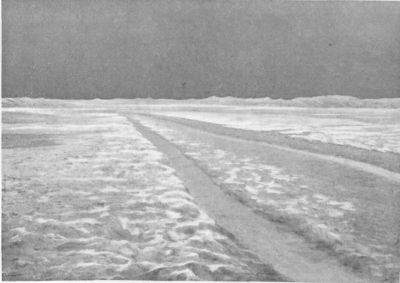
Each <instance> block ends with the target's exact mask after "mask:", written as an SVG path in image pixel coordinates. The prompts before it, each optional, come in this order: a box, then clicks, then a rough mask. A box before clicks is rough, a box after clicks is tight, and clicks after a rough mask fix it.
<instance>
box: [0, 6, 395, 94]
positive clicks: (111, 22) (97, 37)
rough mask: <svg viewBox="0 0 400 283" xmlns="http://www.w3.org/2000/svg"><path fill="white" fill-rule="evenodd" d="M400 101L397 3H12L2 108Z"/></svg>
mask: <svg viewBox="0 0 400 283" xmlns="http://www.w3.org/2000/svg"><path fill="white" fill-rule="evenodd" d="M334 94H339V95H351V96H357V97H361V98H378V97H400V2H397V3H389V2H294V1H277V0H276V1H267V0H265V1H258V0H235V1H233V0H231V1H225V0H219V1H209V0H207V1H205V0H204V1H195V0H186V1H183V0H181V1H177V0H174V1H166V0H158V1H155V0H147V1H145V0H143V1H134V0H93V1H92V0H73V1H71V0H29V1H28V0H25V1H23V0H5V1H3V97H14V96H30V97H48V98H94V97H99V98H114V97H121V98H127V97H132V98H133V97H147V96H151V97H156V98H189V97H198V98H200V97H207V96H212V95H218V96H227V95H230V96H238V97H263V96H269V97H272V98H293V97H299V96H317V95H334Z"/></svg>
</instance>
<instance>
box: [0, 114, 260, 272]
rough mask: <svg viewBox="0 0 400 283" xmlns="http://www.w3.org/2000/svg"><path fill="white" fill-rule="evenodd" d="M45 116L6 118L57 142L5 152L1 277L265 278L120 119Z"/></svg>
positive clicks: (13, 127)
mask: <svg viewBox="0 0 400 283" xmlns="http://www.w3.org/2000/svg"><path fill="white" fill-rule="evenodd" d="M17 112H18V111H17ZM19 112H20V113H21V114H24V113H38V112H39V113H42V114H43V111H36V110H35V109H24V110H23V111H19ZM5 113H6V114H3V115H7V111H5ZM45 114H47V115H49V117H50V118H49V119H48V120H46V121H45V122H42V121H40V122H35V121H30V123H26V124H24V123H16V124H3V134H5V135H7V134H23V135H27V136H25V138H26V139H29V135H38V136H44V135H45V134H51V135H52V136H51V139H53V141H54V142H55V143H56V145H52V146H45V145H43V146H40V145H39V146H36V147H29V146H28V147H15V148H6V149H3V160H2V162H3V180H2V181H3V224H4V226H3V256H4V257H3V274H4V277H3V279H8V280H48V279H51V280H66V279H139V278H142V279H162V280H168V279H174V280H179V279H202V280H216V279H219V280H239V279H245V278H253V279H254V280H257V279H258V280H262V278H258V277H257V276H256V275H255V274H256V269H255V268H254V266H257V264H261V263H260V262H258V261H257V259H256V258H252V257H251V256H250V257H249V255H248V254H245V253H244V250H242V248H241V247H239V246H237V245H236V243H235V242H234V241H232V239H231V238H229V237H228V236H227V235H226V234H225V233H224V232H223V231H222V230H221V229H220V228H219V227H217V226H216V224H215V222H214V220H213V219H211V218H210V217H208V215H207V214H206V213H205V212H204V211H202V210H201V209H200V208H199V207H198V206H197V205H196V203H195V201H194V200H193V198H192V197H191V195H190V194H189V193H188V191H187V190H186V189H185V187H184V185H183V183H182V182H181V181H180V179H179V178H178V177H176V176H175V172H174V170H173V169H172V168H171V167H169V166H168V165H167V164H166V159H165V157H164V156H163V154H162V153H161V152H159V151H158V150H157V149H156V148H155V147H154V146H153V145H152V144H151V143H150V142H149V141H148V140H146V139H145V138H144V137H143V136H142V135H141V134H140V133H139V132H138V131H137V130H136V129H135V128H134V127H133V125H132V124H130V123H129V122H128V121H127V120H126V118H125V117H121V116H119V115H117V114H110V113H85V112H82V111H73V110H64V111H62V110H54V109H53V110H49V109H47V110H46V111H45ZM3 117H4V116H3ZM54 135H55V136H54ZM20 138H21V139H24V138H23V137H21V136H20Z"/></svg>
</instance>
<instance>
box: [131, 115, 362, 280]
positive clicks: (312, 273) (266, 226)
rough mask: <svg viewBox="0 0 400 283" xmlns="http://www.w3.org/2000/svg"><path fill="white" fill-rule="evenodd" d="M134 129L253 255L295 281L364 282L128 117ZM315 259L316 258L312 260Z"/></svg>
mask: <svg viewBox="0 0 400 283" xmlns="http://www.w3.org/2000/svg"><path fill="white" fill-rule="evenodd" d="M130 121H131V122H132V123H133V124H134V125H135V127H136V128H137V130H138V131H140V132H141V133H142V135H143V136H144V137H145V138H147V139H148V140H150V141H151V142H152V143H153V144H154V145H155V146H156V147H157V148H158V149H159V150H161V151H162V152H163V153H164V154H165V155H166V156H167V157H168V158H169V160H170V162H171V166H172V167H173V168H174V169H175V170H176V171H177V175H178V176H179V177H180V178H181V179H182V180H183V182H184V184H185V186H186V187H187V188H188V189H189V191H190V193H191V194H192V195H193V197H194V199H195V200H196V202H197V203H198V204H199V205H200V206H201V207H202V208H204V209H205V211H207V213H208V214H209V215H210V216H211V217H212V218H213V219H215V221H216V222H217V223H218V224H219V225H220V226H222V227H223V228H225V229H227V230H228V231H230V232H231V233H233V234H234V235H235V237H236V238H237V239H238V240H239V242H241V243H243V244H244V245H246V246H247V247H249V249H250V250H251V251H252V252H254V253H255V254H257V256H258V257H259V258H260V259H261V260H262V261H264V262H265V263H267V264H272V265H273V267H274V268H275V269H276V270H277V271H278V272H280V273H282V274H284V275H286V276H288V277H289V278H292V279H294V280H296V281H311V282H316V281H317V282H366V280H365V278H362V279H361V278H359V277H358V276H357V275H355V274H353V273H351V272H350V271H349V270H347V269H346V268H345V267H343V266H342V265H340V263H339V262H338V261H337V260H336V259H335V258H333V257H330V256H328V255H326V254H325V253H324V252H322V251H319V250H316V249H312V248H311V246H310V245H309V244H308V243H307V242H306V241H305V240H304V239H302V238H301V237H300V236H298V235H296V234H293V233H290V232H287V231H283V230H282V229H280V228H279V225H278V224H277V223H272V222H270V221H268V220H267V219H265V218H263V217H261V216H259V215H257V214H255V213H254V212H253V211H252V210H251V208H249V207H246V206H245V205H243V204H241V203H239V202H238V201H236V200H235V199H234V198H232V197H230V196H228V195H226V194H225V193H224V192H223V191H222V190H221V189H220V188H219V187H218V186H217V185H216V184H215V183H214V182H213V181H212V179H211V178H210V177H209V176H208V175H207V174H206V173H205V172H204V171H203V170H202V169H200V168H199V167H198V166H197V165H196V163H195V162H194V161H193V160H191V159H189V158H187V157H186V156H185V155H184V154H183V153H182V152H181V151H180V150H179V149H178V148H177V147H176V146H175V145H173V144H172V143H170V142H169V141H167V140H165V139H164V138H163V137H161V136H160V135H159V134H157V133H155V132H153V131H152V130H150V129H149V128H147V127H145V126H143V125H142V124H140V123H139V122H138V121H136V120H134V119H130ZM316 259H317V260H316Z"/></svg>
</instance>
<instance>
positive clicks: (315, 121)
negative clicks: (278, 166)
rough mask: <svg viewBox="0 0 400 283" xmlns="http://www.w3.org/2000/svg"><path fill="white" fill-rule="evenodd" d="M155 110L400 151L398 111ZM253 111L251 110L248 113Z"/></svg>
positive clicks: (363, 146) (381, 149)
mask: <svg viewBox="0 0 400 283" xmlns="http://www.w3.org/2000/svg"><path fill="white" fill-rule="evenodd" d="M233 108H234V109H235V111H233V110H231V111H230V110H229V108H224V111H219V112H215V111H207V108H202V111H185V110H184V108H183V107H181V110H179V111H171V110H167V111H160V108H158V109H157V111H154V113H155V114H159V115H165V116H172V117H181V118H187V119H193V120H199V121H204V122H210V123H216V124H220V125H224V126H226V127H231V128H238V129H247V130H254V131H277V132H279V133H283V134H287V135H289V136H291V137H296V138H302V139H308V140H316V141H321V142H325V143H333V144H343V145H351V146H354V147H359V148H364V149H369V150H377V151H382V152H396V153H400V111H399V110H398V109H359V108H336V109H335V108H323V109H319V108H310V109H301V108H286V109H277V108H270V109H268V108H263V109H261V110H260V109H256V110H254V109H253V110H252V108H251V107H249V108H247V109H243V108H242V111H237V110H238V109H240V108H238V107H233ZM251 112H253V113H251Z"/></svg>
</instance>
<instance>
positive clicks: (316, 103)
mask: <svg viewBox="0 0 400 283" xmlns="http://www.w3.org/2000/svg"><path fill="white" fill-rule="evenodd" d="M118 103H124V104H125V105H129V104H133V105H145V104H179V105H185V104H187V105H193V104H196V105H197V104H204V105H212V106H217V105H233V106H260V107H314V108H316V107H321V108H396V109H397V108H400V98H379V99H360V98H356V97H352V96H341V95H330V96H316V97H297V98H294V99H291V100H284V99H271V98H269V97H264V98H237V97H230V96H226V97H218V96H212V97H208V98H203V99H193V98H192V99H187V100H174V99H153V98H135V99H110V100H106V99H93V100H61V99H46V98H29V97H20V98H3V99H2V106H3V107H69V106H70V107H80V106H83V107H84V106H92V105H97V106H107V105H109V104H118Z"/></svg>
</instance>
